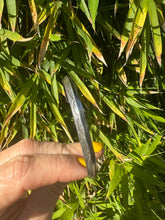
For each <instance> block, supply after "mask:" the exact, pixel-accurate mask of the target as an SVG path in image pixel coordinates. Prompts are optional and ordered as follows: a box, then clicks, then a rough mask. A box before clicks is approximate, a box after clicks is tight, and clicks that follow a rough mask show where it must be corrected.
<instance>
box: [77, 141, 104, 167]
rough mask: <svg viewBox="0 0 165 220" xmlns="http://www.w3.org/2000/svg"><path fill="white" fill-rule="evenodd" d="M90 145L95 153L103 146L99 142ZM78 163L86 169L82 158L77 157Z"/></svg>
mask: <svg viewBox="0 0 165 220" xmlns="http://www.w3.org/2000/svg"><path fill="white" fill-rule="evenodd" d="M92 144H93V149H94V152H95V153H98V152H100V151H101V150H102V149H103V146H104V145H103V143H99V142H92ZM78 161H79V162H80V163H81V165H83V166H84V167H86V163H85V159H84V158H83V157H79V158H78Z"/></svg>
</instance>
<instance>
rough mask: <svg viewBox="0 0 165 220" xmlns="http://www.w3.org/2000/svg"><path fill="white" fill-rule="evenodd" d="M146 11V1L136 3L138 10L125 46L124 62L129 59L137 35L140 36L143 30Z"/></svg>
mask: <svg viewBox="0 0 165 220" xmlns="http://www.w3.org/2000/svg"><path fill="white" fill-rule="evenodd" d="M147 9H148V8H147V1H146V0H140V1H139V3H138V8H137V10H136V14H135V17H134V21H133V26H132V30H131V34H130V37H129V41H128V44H127V49H126V62H127V60H128V58H129V56H130V55H131V53H132V50H133V47H134V45H135V43H136V41H137V39H138V37H139V35H140V34H141V31H142V29H143V26H144V23H145V20H146V16H147Z"/></svg>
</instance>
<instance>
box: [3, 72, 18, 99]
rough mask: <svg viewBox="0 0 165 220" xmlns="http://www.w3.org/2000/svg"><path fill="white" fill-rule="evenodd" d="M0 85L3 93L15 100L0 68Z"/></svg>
mask: <svg viewBox="0 0 165 220" xmlns="http://www.w3.org/2000/svg"><path fill="white" fill-rule="evenodd" d="M0 85H1V86H2V88H3V89H4V90H5V92H6V93H7V94H8V96H9V97H10V99H11V100H13V99H14V98H15V94H14V92H13V90H12V88H11V86H10V84H9V82H8V81H7V79H6V77H5V74H4V70H2V69H1V68H0Z"/></svg>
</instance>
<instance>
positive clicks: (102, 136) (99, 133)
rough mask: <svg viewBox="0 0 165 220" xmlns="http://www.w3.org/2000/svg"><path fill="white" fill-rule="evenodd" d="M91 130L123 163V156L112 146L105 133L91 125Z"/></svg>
mask: <svg viewBox="0 0 165 220" xmlns="http://www.w3.org/2000/svg"><path fill="white" fill-rule="evenodd" d="M91 129H92V130H93V131H94V132H95V133H96V135H97V136H98V137H99V138H100V139H101V141H102V142H103V143H104V144H105V145H106V146H107V147H108V148H109V150H110V151H112V153H113V154H114V155H115V156H116V157H117V158H118V159H119V160H121V161H123V155H122V154H120V153H119V152H118V151H117V149H115V147H114V146H113V145H112V144H111V142H110V141H109V139H108V138H107V137H106V136H105V135H104V133H103V132H102V131H101V130H100V129H99V128H98V127H97V126H96V125H91Z"/></svg>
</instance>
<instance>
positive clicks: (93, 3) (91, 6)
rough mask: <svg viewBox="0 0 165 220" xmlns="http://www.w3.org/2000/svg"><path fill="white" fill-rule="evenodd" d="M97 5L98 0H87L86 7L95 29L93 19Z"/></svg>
mask: <svg viewBox="0 0 165 220" xmlns="http://www.w3.org/2000/svg"><path fill="white" fill-rule="evenodd" d="M98 5H99V0H88V7H89V11H90V14H91V18H92V26H93V29H94V30H95V20H96V16H97V9H98Z"/></svg>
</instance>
